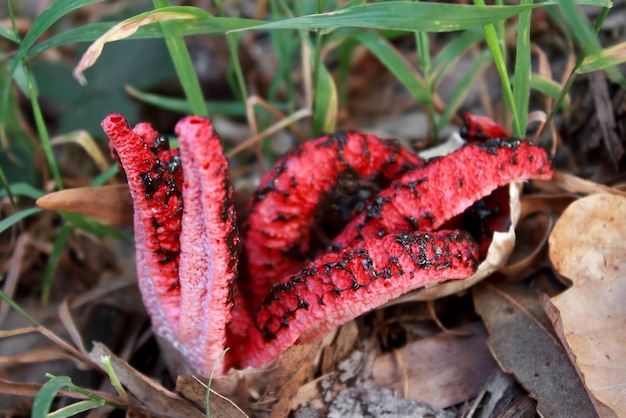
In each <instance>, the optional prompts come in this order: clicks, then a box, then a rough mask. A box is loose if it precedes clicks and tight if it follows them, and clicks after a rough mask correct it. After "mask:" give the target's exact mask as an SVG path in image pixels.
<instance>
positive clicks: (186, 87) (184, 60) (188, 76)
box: [154, 0, 209, 116]
mask: <svg viewBox="0 0 626 418" xmlns="http://www.w3.org/2000/svg"><path fill="white" fill-rule="evenodd" d="M154 6H155V7H156V9H157V10H159V9H162V8H164V7H167V6H169V4H168V0H154ZM161 30H162V31H163V37H164V38H165V44H166V45H167V49H168V50H169V52H170V56H171V58H172V62H173V63H174V68H175V69H176V74H177V75H178V80H179V81H180V84H181V86H182V88H183V91H184V92H185V96H186V97H187V101H188V102H189V106H190V107H191V110H192V113H193V114H195V115H198V116H209V113H208V111H207V108H206V106H205V105H204V97H202V87H201V86H200V81H199V80H198V75H197V74H196V70H195V68H194V67H193V62H192V61H191V56H190V55H189V51H188V50H187V45H186V44H185V40H184V39H183V35H182V33H181V31H180V27H179V26H178V24H177V23H176V22H161Z"/></svg>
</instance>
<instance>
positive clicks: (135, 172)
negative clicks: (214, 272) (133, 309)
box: [102, 115, 183, 340]
mask: <svg viewBox="0 0 626 418" xmlns="http://www.w3.org/2000/svg"><path fill="white" fill-rule="evenodd" d="M102 128H103V129H104V132H105V133H106V134H107V135H108V136H109V138H110V139H111V144H112V146H113V147H114V149H115V152H116V154H117V155H118V156H119V158H120V161H121V162H122V164H123V165H124V167H125V170H126V177H127V178H128V185H129V188H130V193H131V196H132V198H133V204H134V220H135V221H134V224H135V242H136V257H137V270H138V276H139V277H140V280H139V286H140V288H141V293H142V295H143V298H144V303H145V305H146V309H147V310H148V313H149V314H150V317H151V318H153V322H154V327H155V330H156V332H157V333H159V334H160V335H163V336H164V337H165V338H167V339H170V340H171V339H173V338H174V336H175V335H176V334H177V333H178V323H179V312H180V286H179V281H178V272H179V259H180V245H179V239H180V233H181V219H182V211H183V197H182V193H181V184H182V177H181V168H180V164H179V160H178V157H177V151H169V150H168V149H167V148H166V147H165V146H164V143H163V141H162V140H161V138H159V137H158V136H157V133H156V131H154V130H153V129H152V128H151V127H150V126H149V125H148V124H139V125H137V127H136V128H135V130H134V131H133V130H132V129H131V128H130V126H129V125H128V123H127V122H126V120H125V119H124V117H123V116H121V115H110V116H109V117H107V118H106V119H105V120H104V121H103V122H102ZM142 278H146V279H144V280H142Z"/></svg>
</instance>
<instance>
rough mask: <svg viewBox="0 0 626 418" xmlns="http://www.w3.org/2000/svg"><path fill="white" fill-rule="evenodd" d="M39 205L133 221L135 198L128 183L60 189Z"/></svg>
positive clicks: (120, 222) (119, 221)
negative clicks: (131, 195) (132, 196)
mask: <svg viewBox="0 0 626 418" xmlns="http://www.w3.org/2000/svg"><path fill="white" fill-rule="evenodd" d="M36 204H37V206H38V207H40V208H41V209H46V210H64V211H67V212H73V213H80V214H83V215H89V216H93V217H95V218H98V219H100V220H103V221H106V222H111V223H113V224H118V225H132V224H133V201H132V199H131V197H130V192H129V190H128V185H127V184H119V185H114V186H100V187H79V188H75V189H66V190H61V191H58V192H55V193H50V194H48V195H46V196H43V197H42V198H40V199H39V200H37V202H36Z"/></svg>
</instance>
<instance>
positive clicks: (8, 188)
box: [0, 167, 16, 206]
mask: <svg viewBox="0 0 626 418" xmlns="http://www.w3.org/2000/svg"><path fill="white" fill-rule="evenodd" d="M0 184H2V189H3V190H0V195H2V194H3V193H2V192H3V191H4V193H6V195H7V196H8V197H9V201H10V202H11V205H13V206H15V205H16V203H15V196H13V191H12V190H11V186H10V185H9V182H8V181H7V178H6V176H5V175H4V170H2V167H0Z"/></svg>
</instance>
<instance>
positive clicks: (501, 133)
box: [461, 113, 509, 142]
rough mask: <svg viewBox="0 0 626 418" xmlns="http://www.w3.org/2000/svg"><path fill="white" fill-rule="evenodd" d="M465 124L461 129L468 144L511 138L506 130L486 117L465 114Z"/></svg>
mask: <svg viewBox="0 0 626 418" xmlns="http://www.w3.org/2000/svg"><path fill="white" fill-rule="evenodd" d="M463 121H464V122H465V123H464V125H463V128H461V136H462V137H463V139H465V140H466V141H467V142H483V141H486V140H487V139H494V138H509V134H508V133H507V132H506V130H505V129H504V128H503V127H502V126H500V125H498V124H497V123H495V122H494V121H492V120H491V119H489V118H488V117H486V116H478V115H472V114H471V113H465V114H463Z"/></svg>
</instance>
